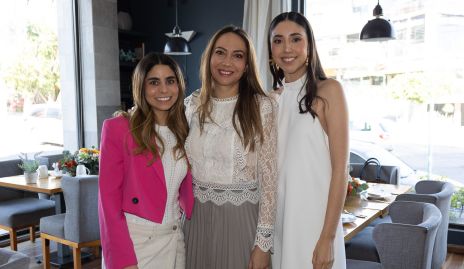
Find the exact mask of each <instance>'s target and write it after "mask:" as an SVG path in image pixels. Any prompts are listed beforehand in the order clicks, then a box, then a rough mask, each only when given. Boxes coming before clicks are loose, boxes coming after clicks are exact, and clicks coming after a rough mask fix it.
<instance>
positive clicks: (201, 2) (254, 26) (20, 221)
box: [0, 0, 464, 269]
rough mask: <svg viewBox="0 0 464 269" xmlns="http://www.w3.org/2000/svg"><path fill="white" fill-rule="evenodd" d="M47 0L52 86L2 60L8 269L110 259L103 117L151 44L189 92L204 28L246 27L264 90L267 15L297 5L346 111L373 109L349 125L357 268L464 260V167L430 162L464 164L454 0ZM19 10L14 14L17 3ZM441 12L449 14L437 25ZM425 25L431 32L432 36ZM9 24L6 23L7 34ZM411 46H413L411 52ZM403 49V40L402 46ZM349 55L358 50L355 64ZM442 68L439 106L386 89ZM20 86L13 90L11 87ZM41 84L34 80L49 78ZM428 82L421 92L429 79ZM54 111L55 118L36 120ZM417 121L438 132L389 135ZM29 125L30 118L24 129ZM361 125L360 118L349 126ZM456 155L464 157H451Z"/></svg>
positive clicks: (0, 215)
mask: <svg viewBox="0 0 464 269" xmlns="http://www.w3.org/2000/svg"><path fill="white" fill-rule="evenodd" d="M23 2H24V3H23ZM32 2H34V1H26V0H24V1H18V3H16V4H11V5H9V6H5V7H3V6H2V5H3V4H0V9H1V10H2V11H1V12H0V17H4V18H5V19H4V20H5V21H2V20H0V24H4V23H7V22H8V23H10V21H11V20H13V19H17V20H26V19H25V18H26V17H27V16H26V15H27V14H26V13H25V14H26V15H24V17H23V16H19V15H8V14H7V13H12V14H13V13H15V12H19V11H17V10H19V9H24V7H27V8H29V9H31V11H30V12H35V13H40V12H42V11H41V10H40V9H39V7H38V6H37V9H35V8H34V5H35V4H34V3H32ZM48 2H50V4H49V5H50V6H51V8H50V10H52V14H53V16H54V17H53V20H52V21H53V22H52V23H54V24H55V26H54V27H55V28H54V29H55V43H56V45H55V47H54V48H55V54H54V55H53V56H52V60H53V61H55V62H56V65H53V68H54V69H53V68H49V69H50V70H51V69H53V70H56V72H57V73H58V74H59V75H57V76H55V77H56V79H55V80H54V81H53V82H52V83H51V84H47V85H45V84H44V83H42V84H44V85H45V86H43V88H46V89H51V88H53V90H49V91H45V92H40V91H37V92H34V91H32V93H31V91H29V92H27V94H26V91H24V93H22V92H21V91H17V88H19V87H20V86H18V85H25V84H24V83H23V84H20V82H18V81H19V79H18V80H14V79H5V80H4V81H5V82H3V78H4V77H5V78H7V77H8V78H11V77H13V76H12V75H10V74H13V73H8V72H9V71H8V72H7V71H5V70H6V69H2V68H3V67H2V64H1V63H0V80H1V81H0V92H2V91H3V88H5V89H6V90H5V92H6V93H8V94H6V93H5V94H3V93H2V94H0V101H1V102H2V103H5V104H1V105H0V110H1V111H0V119H1V121H2V123H3V124H4V127H6V128H5V131H4V134H2V135H1V136H0V140H3V141H5V142H3V143H0V147H1V148H2V153H0V268H5V269H13V268H16V269H20V268H33V269H34V268H88V269H90V268H102V267H101V262H102V259H101V257H102V253H101V243H100V233H99V230H98V229H97V228H96V227H98V225H99V223H98V208H97V205H98V173H99V170H98V162H99V159H98V156H99V145H100V142H101V141H100V139H101V132H102V124H103V121H104V120H105V119H108V118H111V117H112V115H113V113H114V112H115V111H118V110H121V109H122V110H128V109H130V108H131V107H132V106H133V100H132V89H131V76H132V73H133V71H134V69H135V66H136V64H137V62H138V61H139V60H140V59H141V58H142V57H143V56H144V55H146V54H147V53H149V52H164V53H166V54H170V55H171V56H172V57H173V58H174V59H175V60H176V61H177V62H178V63H179V65H180V66H181V68H182V72H183V73H184V74H185V80H186V86H187V95H188V94H190V93H192V92H193V91H194V90H196V89H198V88H200V86H201V81H200V78H199V66H200V60H201V56H202V53H203V51H204V49H205V47H206V45H207V42H208V40H209V38H210V37H211V36H212V34H213V33H214V32H215V31H216V30H217V29H219V28H221V27H222V26H224V25H229V24H233V25H237V26H240V27H243V28H244V29H245V30H247V32H248V33H249V34H250V36H251V38H252V39H253V42H254V46H255V48H256V52H257V57H258V67H259V69H260V77H261V80H262V82H263V85H264V88H265V89H270V88H271V87H272V85H271V83H270V81H271V80H270V76H269V74H268V68H269V67H268V64H269V63H268V52H267V48H266V45H265V44H266V38H267V36H266V34H267V32H266V31H267V28H266V25H267V24H268V23H269V22H270V21H271V20H272V18H273V17H274V16H275V15H277V14H279V13H281V12H283V11H297V12H300V13H303V14H306V16H307V17H308V19H309V21H310V23H312V21H314V25H313V26H314V30H315V35H316V42H317V44H318V49H319V50H320V51H321V59H322V63H323V65H324V64H325V63H327V65H326V66H327V67H326V69H325V71H326V73H327V75H328V76H329V77H331V78H335V79H338V80H340V81H343V82H346V87H345V90H346V91H347V97H348V104H349V106H353V110H351V108H350V117H351V116H353V119H357V118H358V117H359V115H363V116H365V115H366V114H368V113H370V115H371V117H369V119H368V120H365V119H364V118H363V119H362V123H361V127H360V129H355V128H354V127H353V129H351V125H350V132H351V133H350V136H351V137H352V139H354V138H358V135H360V136H359V137H361V136H362V137H361V138H360V139H361V140H363V141H361V142H359V141H353V142H351V141H350V146H351V147H352V148H350V164H349V170H350V176H351V179H350V180H349V181H348V191H347V196H346V201H345V205H344V209H343V213H342V216H341V222H342V223H343V233H344V240H345V251H346V264H347V267H346V268H349V269H351V268H352V269H362V268H389V269H393V268H398V269H399V268H408V269H411V268H421V269H429V268H432V269H440V268H442V269H454V268H464V216H462V217H461V215H462V212H463V207H464V189H462V190H461V187H462V186H463V183H464V177H463V176H462V174H464V173H462V174H459V173H460V172H459V171H462V170H459V171H458V170H456V171H458V172H456V173H455V174H449V175H447V174H444V172H441V170H433V169H432V163H433V164H434V165H435V166H433V168H434V167H438V166H439V164H440V160H441V159H440V158H441V157H440V156H441V155H438V154H439V153H440V150H441V147H443V148H445V146H446V150H447V151H449V152H451V153H450V156H451V157H449V158H450V159H446V160H447V161H446V164H449V165H450V166H451V165H454V166H456V167H458V166H459V167H461V168H459V169H462V158H463V157H464V145H462V138H461V136H460V134H464V95H463V94H462V92H463V91H462V87H461V86H464V69H463V68H462V64H461V65H460V64H459V63H462V62H461V60H464V54H463V53H462V52H460V54H459V55H448V54H451V53H448V52H447V50H449V51H455V50H456V49H457V48H459V47H460V45H463V46H464V39H463V38H460V37H459V38H458V37H456V36H445V33H443V32H446V31H448V32H452V31H454V30H456V29H459V30H456V31H458V32H452V33H453V34H462V33H464V30H463V29H464V19H463V18H464V9H463V8H456V9H453V7H456V6H457V5H458V4H457V2H459V1H453V0H446V1H444V2H443V3H442V4H443V7H442V6H440V7H439V8H438V7H437V6H438V4H436V3H431V2H433V1H426V0H411V1H399V0H390V1H385V0H384V1H373V0H371V1H368V0H356V1H343V0H330V1H322V0H314V1H311V0H308V1H304V0H234V1H228V0H215V1H207V0H195V1H193V0H159V1H149V0H139V1H130V0H97V1H82V0H71V1H53V0H52V1H47V3H48ZM21 3H22V4H21ZM21 5H23V6H21ZM47 5H48V4H47ZM319 7H320V9H319ZM8 8H9V9H13V10H11V11H6V10H7V9H8ZM389 9H390V10H389ZM44 10H45V9H44ZM346 10H348V11H349V12H351V13H350V14H351V15H350V16H345V17H342V15H341V12H343V11H346ZM399 11H401V12H402V13H401V14H402V15H401V16H400V15H398V14H399V13H400V12H399ZM43 12H45V11H43ZM396 13H398V14H396ZM15 14H16V13H15ZM17 14H19V13H17ZM14 16H16V17H17V18H15V17H14ZM395 16H396V17H395ZM38 18H39V21H40V20H44V21H46V20H47V19H46V18H44V17H39V16H38ZM340 18H343V19H340ZM429 18H430V19H429ZM7 20H10V21H7ZM344 20H346V21H344ZM445 20H446V21H445ZM437 22H440V23H441V22H443V23H442V24H434V23H437ZM421 23H422V24H423V25H422V24H421ZM343 24H345V25H343ZM8 25H10V24H8ZM11 25H13V24H12V23H11ZM18 25H19V24H18ZM424 25H425V26H424ZM456 25H458V27H456V29H455V28H453V27H455V26H456ZM420 26H422V28H421V27H420ZM442 26H443V27H444V28H443V29H445V30H443V32H440V33H437V31H439V30H436V29H439V27H442ZM424 27H428V28H424ZM12 29H13V28H12ZM27 29H29V30H28V31H23V30H21V31H18V33H19V32H21V33H24V32H27V33H34V31H36V33H45V32H40V31H41V30H40V29H41V28H39V27H38V28H34V27H28V28H27ZM31 29H32V30H31ZM34 29H36V30H34ZM424 29H427V30H424ZM429 29H435V30H436V31H435V30H429ZM440 29H441V28H440ZM424 31H425V32H424ZM429 31H430V32H431V33H432V32H433V33H434V34H429V35H427V34H426V33H428V32H429ZM434 31H435V32H434ZM10 32H11V33H12V32H14V31H12V30H10ZM10 32H8V31H6V30H5V31H3V30H0V33H3V36H5V35H8V34H9V33H10ZM16 34H17V33H15V35H13V34H11V37H10V38H11V40H12V41H14V40H15V38H16V37H17V35H18V36H19V34H17V35H16ZM318 34H319V35H318ZM31 36H34V35H29V38H31ZM37 36H39V35H38V34H37ZM424 36H425V37H424ZM460 36H464V35H460ZM7 37H8V36H7ZM326 37H327V38H326ZM7 39H8V38H7ZM438 39H440V40H442V39H445V40H448V41H450V40H453V39H454V40H456V41H455V42H456V43H457V44H454V45H448V43H446V46H447V47H442V46H445V45H443V44H439V42H438V41H436V40H438ZM27 40H33V38H32V39H27ZM15 41H17V40H15ZM329 41H330V42H333V43H330V42H329ZM24 42H28V41H24ZM31 42H32V41H31ZM395 42H396V43H395ZM401 42H402V43H401ZM10 43H14V42H10ZM406 43H407V44H412V45H411V47H407V48H408V49H406V46H405V44H406ZM0 44H2V46H3V43H1V42H0ZM15 44H16V43H15ZM41 44H46V42H45V41H43V42H42V43H41ZM333 44H335V45H333ZM431 44H432V45H431ZM4 46H6V45H4ZM14 46H16V45H14ZM402 47H404V50H402V51H401V52H398V51H399V50H401V49H403V48H402ZM0 48H1V50H4V49H3V48H2V47H0ZM8 48H10V47H8ZM461 48H462V47H461ZM10 49H11V50H13V45H11V48H10ZM28 49H29V50H30V47H28ZM438 49H440V50H442V49H443V52H441V51H440V53H443V54H442V56H443V59H434V60H433V61H431V60H429V59H428V58H426V57H425V56H423V55H431V54H432V53H431V52H433V53H435V52H437V50H438ZM5 50H6V47H5ZM387 51H388V52H387ZM392 51H394V52H395V53H396V54H394V53H393V52H392ZM7 54H8V52H2V53H0V60H1V61H2V62H3V61H5V62H6V60H7V59H11V58H13V57H8V55H7ZM10 54H12V53H10ZM39 54H40V53H38V54H36V56H37V55H39ZM347 54H352V55H355V54H356V55H357V56H356V57H354V58H348V57H346V55H347ZM358 54H359V55H358ZM12 55H13V54H12ZM324 55H327V56H324ZM421 55H422V56H421ZM25 56H27V55H25ZM448 56H449V57H448ZM15 57H16V56H15ZM39 57H40V56H37V58H39ZM421 57H422V58H421ZM16 58H17V57H16ZM24 58H27V57H24ZM423 58H424V59H425V60H424V59H423ZM437 58H439V57H437ZM444 59H445V60H444ZM407 60H408V61H407ZM409 60H411V61H409ZM445 61H446V62H445ZM434 64H437V65H438V66H434ZM5 66H6V65H5ZM26 67H27V68H26V69H24V70H23V69H21V70H22V71H20V73H21V72H22V73H24V74H26V76H31V74H33V73H26V71H25V70H27V69H32V64H31V63H29V64H26ZM42 68H43V67H42ZM39 69H40V67H39ZM441 69H443V70H444V71H443V72H447V73H449V72H450V71H449V70H453V72H456V75H455V77H453V79H456V80H452V81H456V83H455V84H453V85H451V86H449V85H448V84H447V85H444V86H443V85H441V84H440V85H439V84H436V85H438V86H437V87H441V88H443V89H445V88H446V89H447V91H446V93H445V92H439V93H438V95H440V98H438V97H437V98H435V97H434V96H435V95H433V94H435V93H433V92H431V93H430V96H432V97H431V98H432V99H433V100H434V101H433V102H429V101H423V102H419V103H417V102H416V103H414V102H413V101H411V100H412V99H414V98H416V99H414V100H417V99H418V98H419V99H420V98H422V97H421V96H420V93H416V94H417V96H419V97H417V96H416V95H415V96H414V97H410V95H408V96H407V97H404V98H403V97H401V98H400V97H398V98H396V99H391V100H389V99H388V100H387V99H382V96H383V95H384V94H387V93H386V92H388V91H391V90H390V89H391V88H390V86H387V85H396V87H401V86H398V85H400V83H402V82H403V83H405V84H408V83H409V84H408V85H412V84H413V83H412V82H411V83H410V82H407V81H406V80H404V79H403V80H401V79H400V78H401V77H402V74H411V73H414V74H415V76H416V75H417V74H419V75H418V76H419V78H423V79H424V80H426V79H428V75H430V74H435V73H434V72H441V71H440V70H441ZM437 70H438V71H437ZM456 70H457V71H456ZM424 74H425V75H424ZM439 74H441V73H439ZM439 76H441V75H439ZM414 78H415V79H416V78H417V76H416V77H414ZM442 78H443V79H445V77H442ZM408 79H409V78H408ZM12 81H13V82H12ZM15 81H16V82H15ZM24 81H25V80H24ZM28 81H29V80H28ZM427 81H429V80H427ZM343 82H342V84H344V83H343ZM11 83H16V84H14V85H15V86H14V87H13V86H11V85H13V84H11ZM40 83H41V82H40ZM40 83H39V82H37V83H31V84H27V85H26V86H25V87H31V86H30V85H39V86H33V87H38V88H39V87H42V86H41V85H42V84H40ZM389 83H390V84H389ZM419 84H420V85H422V86H423V85H425V82H424V83H422V84H421V83H419ZM344 85H345V84H344ZM414 85H416V84H414ZM434 85H435V84H434ZM358 86H359V87H358ZM411 87H412V86H411ZM441 88H440V89H441ZM455 88H457V90H455ZM371 89H374V90H371ZM10 90H11V94H10ZM369 91H371V92H369ZM404 95H405V96H406V95H407V94H404ZM358 96H361V97H359V98H357V97H358ZM408 98H409V99H408ZM384 100H385V101H384ZM379 103H384V104H383V105H380V104H379ZM364 104H365V106H364ZM361 106H362V107H361ZM395 106H397V108H398V111H399V109H400V108H399V107H401V109H402V110H401V113H400V112H392V114H395V115H394V117H393V118H394V120H392V117H390V116H392V115H391V114H390V115H387V114H385V115H387V116H388V117H387V116H385V117H384V114H381V113H383V112H384V110H388V109H390V110H392V111H393V108H391V107H395ZM385 107H387V108H385ZM449 107H452V109H450V108H449ZM366 109H368V110H366ZM395 109H396V108H395ZM379 111H382V112H379ZM390 112H391V111H390ZM53 113H56V115H57V116H40V115H52V114H53ZM421 113H422V114H421ZM9 115H11V117H9ZM37 115H39V116H37ZM374 115H375V117H374ZM379 115H380V116H379ZM35 118H37V123H35V124H36V125H37V126H35V127H34V128H32V127H31V126H32V123H30V121H31V119H32V120H35ZM379 119H380V120H379ZM403 119H404V122H402V120H403ZM411 119H412V120H411ZM416 119H417V126H419V125H420V126H421V128H422V127H424V128H426V129H427V130H428V131H430V133H429V135H428V136H427V135H422V136H412V135H411V137H410V136H406V135H404V136H401V139H403V140H401V143H400V142H398V141H399V139H400V138H398V139H397V140H394V139H393V138H391V137H394V136H395V135H396V133H397V131H395V132H393V131H391V132H389V133H387V132H386V131H385V128H384V127H383V125H382V124H384V123H385V122H395V124H396V126H397V127H396V129H400V128H399V127H398V126H405V125H406V126H407V125H409V126H412V127H411V128H413V129H414V128H415V129H417V128H416V127H414V126H415V125H414V124H416V122H415V121H414V120H416ZM441 119H443V121H440V120H441ZM406 120H411V121H407V122H406ZM434 120H435V122H436V126H440V128H441V127H442V126H445V124H449V126H451V127H450V128H452V130H457V131H453V132H446V134H445V135H450V136H443V137H442V138H440V139H441V140H443V141H445V142H446V141H447V142H448V143H449V144H451V145H445V144H443V146H442V145H441V144H438V143H435V142H431V141H435V140H433V139H436V137H435V138H434V137H433V135H430V134H431V133H433V131H434V129H437V128H434V127H433V126H430V122H432V121H434ZM39 121H40V122H39ZM56 122H59V125H57V124H56ZM411 122H413V123H414V124H413V123H411ZM23 123H24V124H25V126H26V127H25V126H23V125H21V126H19V124H23ZM355 123H356V122H355V121H354V120H353V126H355ZM403 123H405V124H404V125H401V124H403ZM26 124H27V125H26ZM350 124H351V121H350ZM427 124H429V125H427ZM16 126H18V127H16ZM46 126H47V127H46ZM376 126H381V128H384V129H382V130H381V131H379V132H381V133H379V134H377V133H375V132H377V131H376V130H377V129H376V128H377V127H376ZM446 126H448V125H446ZM8 129H10V130H8ZM374 133H375V134H374ZM409 133H412V131H411V132H409ZM443 133H445V132H443ZM450 133H452V134H450ZM32 134H33V135H32ZM367 134H368V135H370V136H369V137H368V136H365V135H367ZM452 135H454V136H452ZM29 136H33V137H34V139H30V138H28V137H29ZM369 139H374V140H375V141H371V140H369ZM395 139H396V137H395ZM421 139H423V140H424V141H425V142H424V144H423V145H422V144H421V145H422V146H421V149H420V150H421V151H420V152H419V153H417V152H416V151H414V150H415V148H413V147H412V146H409V148H407V147H404V145H405V143H406V142H404V141H415V140H421ZM32 140H33V141H32ZM365 140H369V141H367V142H366V141H365ZM12 141H20V142H18V143H17V144H15V143H16V142H12ZM392 141H393V142H392ZM453 141H454V142H453ZM456 141H457V142H456ZM445 142H444V143H445ZM358 143H359V145H358ZM434 143H435V144H434ZM456 143H457V144H456ZM372 144H374V145H372ZM366 145H367V149H366ZM407 145H409V144H407ZM401 146H403V147H401ZM396 147H397V148H396ZM377 148H379V149H378V150H377ZM408 149H410V151H408ZM395 152H399V153H403V154H404V156H405V158H410V159H411V160H412V159H413V158H416V159H420V161H421V162H423V163H424V164H418V166H417V167H415V166H414V165H410V163H411V162H412V161H409V159H408V161H405V162H403V161H402V160H398V161H396V159H397V157H396V156H393V157H390V155H392V154H394V153H395ZM434 154H436V155H434ZM432 157H433V158H432ZM432 159H433V162H432ZM379 160H380V161H379ZM390 160H392V161H390ZM459 160H460V161H461V164H454V163H458V162H459ZM29 164H34V165H36V166H34V169H32V170H33V171H29V170H31V169H29V168H30V167H28V165H29ZM421 165H422V166H421ZM410 166H413V167H412V168H411V167H410ZM443 167H444V168H443V169H447V168H446V167H447V166H445V165H443ZM437 169H438V168H437ZM450 169H451V168H450ZM409 170H411V172H409ZM463 172H464V171H463ZM29 174H32V175H29ZM438 174H440V175H446V176H444V177H443V176H442V177H439V176H438ZM455 175H457V176H455ZM461 200H462V203H461Z"/></svg>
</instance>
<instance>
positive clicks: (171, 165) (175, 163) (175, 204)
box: [155, 125, 187, 223]
mask: <svg viewBox="0 0 464 269" xmlns="http://www.w3.org/2000/svg"><path fill="white" fill-rule="evenodd" d="M155 128H156V131H157V133H158V134H159V135H160V136H161V138H162V139H163V143H164V152H163V155H162V156H161V162H162V163H163V170H164V178H165V179H166V188H167V192H168V198H167V201H166V210H165V212H164V217H163V223H168V222H172V221H175V220H178V219H179V218H180V207H179V188H180V184H181V183H182V181H183V180H184V178H185V176H186V175H187V162H186V160H185V158H182V159H180V160H177V158H176V156H175V155H174V152H173V148H174V147H175V146H176V143H177V140H176V136H175V135H174V134H173V133H172V132H171V130H169V128H168V127H167V126H161V125H156V127H155ZM179 154H180V152H176V155H179Z"/></svg>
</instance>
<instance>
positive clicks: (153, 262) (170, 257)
mask: <svg viewBox="0 0 464 269" xmlns="http://www.w3.org/2000/svg"><path fill="white" fill-rule="evenodd" d="M125 215H126V220H127V227H128V228H129V235H130V238H131V239H132V243H133V244H134V250H135V255H136V256H137V263H138V264H137V267H138V268H139V269H157V268H160V269H161V268H162V269H185V243H184V236H183V232H182V228H181V226H180V225H179V222H178V221H176V222H172V223H166V224H159V223H155V222H151V221H149V220H146V219H143V218H140V217H137V216H134V215H131V214H128V213H126V214H125ZM102 268H105V266H104V260H103V259H102Z"/></svg>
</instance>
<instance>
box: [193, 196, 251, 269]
mask: <svg viewBox="0 0 464 269" xmlns="http://www.w3.org/2000/svg"><path fill="white" fill-rule="evenodd" d="M258 209H259V208H258V204H253V203H250V202H244V203H243V204H241V205H239V206H236V205H233V204H231V203H225V204H223V205H216V204H214V203H213V202H211V201H207V202H204V203H202V202H200V201H199V200H198V199H195V206H194V209H193V213H192V218H191V219H190V220H186V221H185V224H184V234H185V244H186V268H187V269H246V268H247V267H248V262H249V260H250V255H251V251H252V249H253V246H254V241H255V236H256V226H257V223H258Z"/></svg>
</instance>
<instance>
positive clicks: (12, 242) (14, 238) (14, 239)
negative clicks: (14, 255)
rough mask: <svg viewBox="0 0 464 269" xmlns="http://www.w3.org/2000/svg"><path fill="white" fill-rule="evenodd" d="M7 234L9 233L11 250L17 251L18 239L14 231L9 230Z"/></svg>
mask: <svg viewBox="0 0 464 269" xmlns="http://www.w3.org/2000/svg"><path fill="white" fill-rule="evenodd" d="M8 232H9V233H10V247H11V250H14V251H17V250H18V237H17V235H16V230H15V229H13V228H11V229H10V230H9V231H8Z"/></svg>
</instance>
